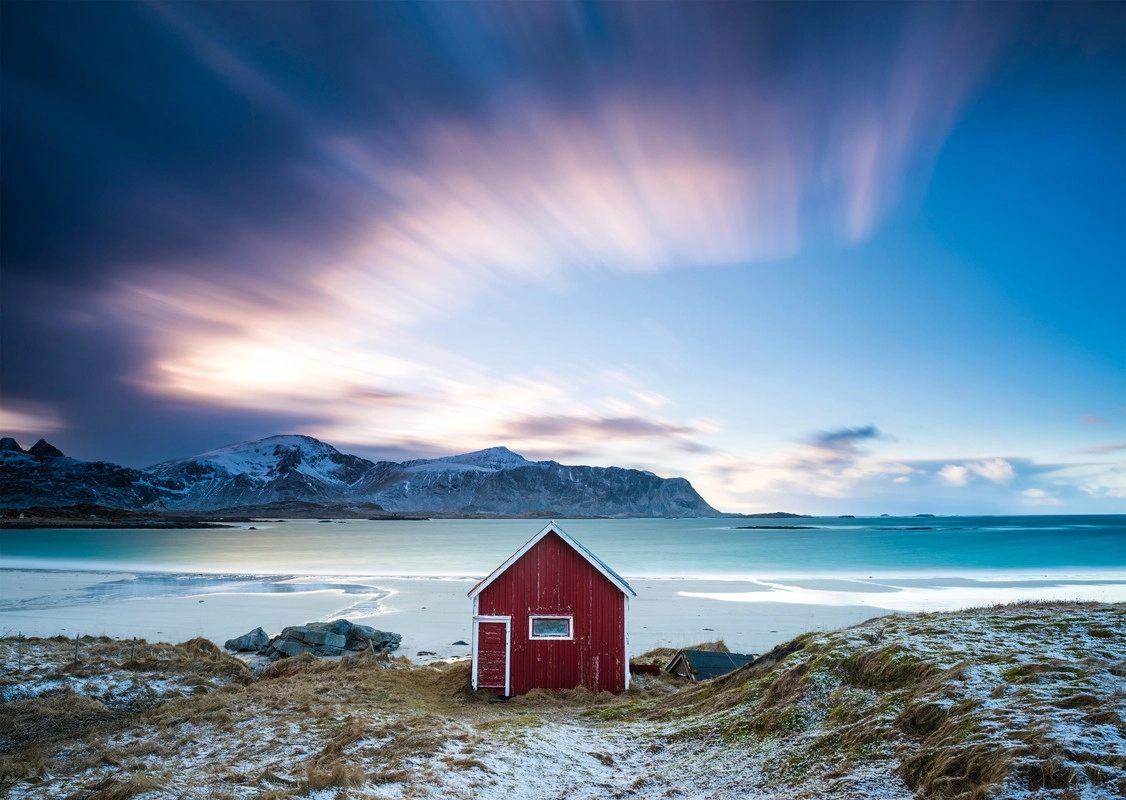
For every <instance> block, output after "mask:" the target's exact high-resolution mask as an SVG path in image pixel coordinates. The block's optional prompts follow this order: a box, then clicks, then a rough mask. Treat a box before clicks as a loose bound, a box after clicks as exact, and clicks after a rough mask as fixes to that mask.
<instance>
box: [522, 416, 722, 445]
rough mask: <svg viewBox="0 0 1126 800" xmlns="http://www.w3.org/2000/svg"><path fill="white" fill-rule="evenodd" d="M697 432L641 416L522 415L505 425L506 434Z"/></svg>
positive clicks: (662, 434)
mask: <svg viewBox="0 0 1126 800" xmlns="http://www.w3.org/2000/svg"><path fill="white" fill-rule="evenodd" d="M699 433H701V430H700V429H699V428H695V427H692V426H687V425H675V424H673V423H669V422H663V421H659V420H653V419H647V418H645V417H616V418H607V417H597V416H577V415H571V416H549V417H526V418H524V419H520V420H516V421H515V422H512V423H510V424H509V425H508V427H507V428H506V430H505V435H506V436H516V437H536V438H538V437H551V438H555V437H559V438H570V437H577V438H595V439H619V438H671V437H681V436H690V435H694V434H699Z"/></svg>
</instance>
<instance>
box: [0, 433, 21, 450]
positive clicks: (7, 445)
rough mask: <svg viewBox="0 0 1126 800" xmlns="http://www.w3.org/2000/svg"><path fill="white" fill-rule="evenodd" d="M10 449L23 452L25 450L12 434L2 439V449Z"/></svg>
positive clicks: (0, 443) (0, 441)
mask: <svg viewBox="0 0 1126 800" xmlns="http://www.w3.org/2000/svg"><path fill="white" fill-rule="evenodd" d="M5 450H6V451H8V452H10V453H23V452H25V451H24V449H23V448H22V447H20V443H19V442H17V441H16V440H15V439H13V438H12V437H11V436H5V437H4V438H2V439H0V451H5Z"/></svg>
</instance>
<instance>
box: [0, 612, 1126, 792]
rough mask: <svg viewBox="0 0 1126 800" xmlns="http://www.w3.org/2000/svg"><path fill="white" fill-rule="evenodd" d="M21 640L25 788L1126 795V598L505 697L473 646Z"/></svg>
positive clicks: (807, 642) (14, 745) (11, 690)
mask: <svg viewBox="0 0 1126 800" xmlns="http://www.w3.org/2000/svg"><path fill="white" fill-rule="evenodd" d="M15 646H16V642H15V641H14V640H10V639H9V640H3V641H2V642H0V648H2V649H3V652H0V664H3V670H4V672H3V676H2V678H0V699H2V700H3V706H2V708H3V713H0V719H2V721H0V791H3V789H6V790H7V793H8V795H9V796H11V797H16V798H23V797H36V798H67V797H71V796H89V797H99V796H101V797H108V796H115V797H131V796H137V797H143V798H153V799H155V798H172V797H199V798H204V797H207V798H256V797H261V798H280V797H313V798H323V800H328V799H329V798H340V797H356V798H415V797H431V798H485V799H488V798H497V799H498V800H499V799H500V798H505V799H506V800H507V799H508V798H513V799H518V798H527V799H528V800H532V799H538V798H576V799H578V798H591V799H593V798H606V797H619V798H666V797H669V798H671V797H676V798H716V800H724V799H727V798H730V799H731V800H734V798H777V800H783V799H785V800H791V799H792V800H797V798H814V797H845V798H872V799H873V800H875V799H876V798H879V800H885V799H887V800H892V799H894V798H904V800H906V799H907V798H912V797H957V796H965V797H971V796H973V797H983V798H984V797H990V798H993V797H997V798H1059V799H1060V800H1064V799H1065V798H1112V797H1121V796H1123V795H1124V793H1126V607H1123V606H1122V605H1096V604H1020V605H1012V606H1005V607H998V608H992V609H981V610H976V611H968V612H956V613H949V614H923V615H900V616H894V617H885V618H883V619H879V620H873V621H869V622H867V623H864V624H863V625H860V626H856V627H853V628H849V629H846V630H842V631H837V632H826V633H814V634H808V635H806V636H803V637H799V639H797V640H795V641H794V642H791V643H789V644H787V645H783V646H781V647H779V648H776V649H775V651H773V653H771V654H768V656H767V657H766V658H765V659H764V660H761V661H760V662H759V663H758V664H753V665H751V666H749V667H746V668H744V669H742V670H740V671H738V672H736V673H733V674H732V675H729V676H727V677H725V678H722V679H719V680H717V681H713V682H711V683H709V684H697V685H685V684H680V683H676V682H674V681H673V680H672V679H671V678H668V677H665V676H661V677H649V676H642V677H639V679H638V680H636V681H635V685H634V687H633V688H632V689H631V690H630V692H628V693H626V694H624V695H622V696H620V697H617V698H613V697H609V696H600V697H594V696H591V695H589V693H586V692H582V691H574V692H567V693H561V694H555V695H553V694H550V693H541V692H536V693H533V694H532V695H529V696H527V697H523V698H514V699H513V700H511V701H509V702H506V703H492V702H487V701H486V700H485V699H482V698H481V697H474V696H471V695H469V694H468V693H467V692H466V690H465V683H466V680H467V676H468V664H467V663H466V662H464V661H461V662H455V663H449V664H431V665H413V666H412V665H410V664H408V663H407V662H405V661H403V660H391V661H383V662H380V661H376V660H373V659H371V658H370V657H363V658H359V659H352V660H348V659H346V660H344V661H342V662H340V663H321V662H315V661H302V660H297V659H294V660H291V661H290V662H284V661H283V662H280V663H279V665H277V669H275V670H274V672H275V673H281V674H274V675H272V676H271V675H270V674H269V672H268V673H267V674H265V675H264V676H263V677H261V678H258V679H256V680H252V679H251V678H250V676H249V675H248V674H247V673H245V672H243V671H242V669H241V665H240V664H239V663H238V662H235V661H233V660H230V659H228V658H227V657H225V656H223V655H221V654H219V653H217V652H215V651H214V650H211V649H209V647H208V645H207V643H206V642H202V641H200V640H196V641H195V642H194V643H188V644H186V645H181V646H178V647H173V646H165V645H161V646H152V647H153V648H154V649H153V650H151V651H145V652H144V657H143V659H142V658H141V657H140V656H138V658H137V659H136V661H135V662H134V663H132V664H131V665H130V663H129V662H128V658H127V656H128V646H129V643H128V642H116V643H113V642H106V641H103V642H99V643H97V644H96V645H94V644H91V645H90V646H89V647H88V650H89V653H88V654H87V655H86V657H85V660H83V659H82V658H80V664H79V665H78V666H75V665H73V664H72V663H69V662H72V661H73V640H71V641H70V642H66V641H63V640H38V641H36V642H33V643H24V644H23V645H22V651H21V653H20V658H21V666H20V668H19V669H16V664H15V655H16V654H15V653H14V648H15ZM25 657H26V659H27V660H23V659H24V658H25ZM286 673H292V674H286ZM138 687H147V688H148V689H150V690H151V693H150V694H147V695H145V698H144V701H143V702H141V701H130V702H121V701H120V698H131V697H135V696H136V693H137V691H138ZM60 708H64V709H65V708H71V709H73V713H72V714H71V717H72V718H73V719H72V720H70V722H69V725H70V726H69V727H68V721H67V720H60V719H57V718H56V717H57V716H58V714H59V712H60Z"/></svg>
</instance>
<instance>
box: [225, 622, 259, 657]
mask: <svg viewBox="0 0 1126 800" xmlns="http://www.w3.org/2000/svg"><path fill="white" fill-rule="evenodd" d="M269 643H270V634H268V633H266V632H265V631H264V630H262V629H261V628H255V629H254V630H252V631H251V632H250V633H244V634H243V635H242V636H239V637H238V638H237V639H228V640H227V641H226V643H225V644H224V645H223V647H225V648H227V649H228V650H232V651H234V652H236V653H257V652H258V651H259V650H262V649H264V648H265V647H266V645H268V644H269Z"/></svg>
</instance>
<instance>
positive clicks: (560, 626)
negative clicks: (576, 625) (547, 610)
mask: <svg viewBox="0 0 1126 800" xmlns="http://www.w3.org/2000/svg"><path fill="white" fill-rule="evenodd" d="M530 636H531V638H532V639H570V638H571V618H570V617H532V629H531V631H530Z"/></svg>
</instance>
